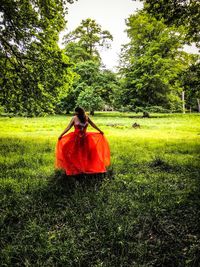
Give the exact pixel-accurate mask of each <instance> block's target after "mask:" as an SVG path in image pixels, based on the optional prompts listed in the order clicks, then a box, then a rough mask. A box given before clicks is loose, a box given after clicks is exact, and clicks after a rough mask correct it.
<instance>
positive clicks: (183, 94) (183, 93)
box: [182, 91, 185, 114]
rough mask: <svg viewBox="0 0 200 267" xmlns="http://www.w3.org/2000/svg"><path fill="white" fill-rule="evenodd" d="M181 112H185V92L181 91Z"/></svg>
mask: <svg viewBox="0 0 200 267" xmlns="http://www.w3.org/2000/svg"><path fill="white" fill-rule="evenodd" d="M182 103H183V114H185V92H184V91H183V92H182Z"/></svg>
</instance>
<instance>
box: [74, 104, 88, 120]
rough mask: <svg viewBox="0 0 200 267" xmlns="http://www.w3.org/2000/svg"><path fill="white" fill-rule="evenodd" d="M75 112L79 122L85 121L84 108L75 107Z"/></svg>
mask: <svg viewBox="0 0 200 267" xmlns="http://www.w3.org/2000/svg"><path fill="white" fill-rule="evenodd" d="M75 112H77V113H78V114H77V117H78V118H79V120H80V122H82V123H85V122H86V115H85V110H84V109H83V108H81V107H76V108H75Z"/></svg>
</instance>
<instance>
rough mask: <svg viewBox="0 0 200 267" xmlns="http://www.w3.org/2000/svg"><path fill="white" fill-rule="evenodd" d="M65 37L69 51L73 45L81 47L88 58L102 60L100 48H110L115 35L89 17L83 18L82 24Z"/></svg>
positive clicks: (77, 47) (76, 47)
mask: <svg viewBox="0 0 200 267" xmlns="http://www.w3.org/2000/svg"><path fill="white" fill-rule="evenodd" d="M63 39H64V42H63V43H64V44H65V45H66V51H67V53H69V52H70V51H69V52H68V50H70V49H71V48H72V47H73V48H75V49H79V52H80V50H81V53H83V55H85V56H86V60H88V59H89V60H93V59H94V60H99V61H100V54H99V49H100V48H109V47H110V41H111V40H113V37H112V35H111V34H110V32H109V31H106V30H104V31H103V30H102V28H101V26H100V25H99V24H97V23H96V21H95V20H92V19H90V18H88V19H86V20H82V22H81V25H80V26H79V27H77V28H76V29H75V30H74V31H72V32H70V33H68V34H67V35H65V36H64V38H63ZM74 43H75V44H76V45H75V44H74ZM70 44H71V45H70ZM69 55H70V54H69ZM83 59H84V56H83Z"/></svg>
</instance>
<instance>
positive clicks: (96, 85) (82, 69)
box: [60, 60, 119, 112]
mask: <svg viewBox="0 0 200 267" xmlns="http://www.w3.org/2000/svg"><path fill="white" fill-rule="evenodd" d="M74 72H75V73H76V74H77V77H76V78H75V79H74V82H73V85H72V86H71V87H70V88H69V91H68V94H67V95H66V96H64V97H63V98H62V100H61V104H60V110H61V111H67V112H69V111H71V110H73V109H74V108H75V106H76V102H77V99H78V97H79V94H80V93H81V92H83V91H85V88H86V87H88V86H89V87H92V88H93V89H92V90H93V91H94V92H95V98H96V97H98V98H99V97H100V98H101V99H102V100H103V102H104V103H105V104H106V105H107V106H109V107H113V106H114V105H115V103H114V101H115V92H116V91H117V90H118V88H119V82H118V80H117V77H116V74H114V73H113V72H111V71H109V70H105V69H101V68H100V64H99V63H98V62H95V61H91V60H88V61H84V62H80V63H77V64H76V67H75V68H74ZM94 101H95V100H94ZM101 107H102V105H101ZM98 109H99V108H98Z"/></svg>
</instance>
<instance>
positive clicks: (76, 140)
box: [56, 107, 110, 175]
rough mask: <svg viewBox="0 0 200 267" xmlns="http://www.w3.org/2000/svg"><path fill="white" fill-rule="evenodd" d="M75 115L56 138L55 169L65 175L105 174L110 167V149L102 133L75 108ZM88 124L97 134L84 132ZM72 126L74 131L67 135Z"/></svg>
mask: <svg viewBox="0 0 200 267" xmlns="http://www.w3.org/2000/svg"><path fill="white" fill-rule="evenodd" d="M75 112H76V115H75V116H74V117H73V118H72V119H71V121H70V123H69V125H68V126H67V128H66V129H65V130H64V131H63V132H62V134H61V135H60V136H59V138H58V143H57V145H56V168H60V169H64V170H65V172H66V174H67V175H77V174H93V173H105V172H106V167H107V166H109V165H110V149H109V145H108V142H107V140H106V138H105V137H104V135H103V134H104V133H103V132H102V131H101V130H100V129H99V128H98V127H97V126H96V125H95V124H94V123H93V122H92V121H91V119H90V118H89V117H88V116H86V114H85V111H84V109H82V108H80V107H77V108H76V109H75ZM88 124H90V125H91V126H92V127H93V128H94V129H96V130H97V131H99V133H97V132H86V129H87V126H88ZM72 126H74V128H75V131H74V132H70V133H68V134H67V135H64V134H65V133H67V132H68V131H69V130H70V129H71V128H72Z"/></svg>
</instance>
